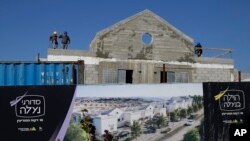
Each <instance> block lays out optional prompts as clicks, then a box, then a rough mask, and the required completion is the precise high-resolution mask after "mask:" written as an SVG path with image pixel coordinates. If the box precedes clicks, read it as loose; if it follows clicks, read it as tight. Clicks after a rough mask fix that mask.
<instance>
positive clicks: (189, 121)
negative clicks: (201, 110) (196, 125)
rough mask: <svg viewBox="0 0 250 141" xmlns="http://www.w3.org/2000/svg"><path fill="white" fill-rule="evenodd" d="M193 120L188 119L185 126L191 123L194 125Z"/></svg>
mask: <svg viewBox="0 0 250 141" xmlns="http://www.w3.org/2000/svg"><path fill="white" fill-rule="evenodd" d="M193 122H194V121H193V120H188V121H187V122H186V123H185V124H184V125H185V126H191V125H193Z"/></svg>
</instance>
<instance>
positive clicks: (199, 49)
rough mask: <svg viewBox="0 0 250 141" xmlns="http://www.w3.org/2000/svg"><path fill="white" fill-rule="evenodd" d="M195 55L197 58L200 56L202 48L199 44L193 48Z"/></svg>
mask: <svg viewBox="0 0 250 141" xmlns="http://www.w3.org/2000/svg"><path fill="white" fill-rule="evenodd" d="M194 47H195V49H194V50H195V54H196V55H197V56H198V57H201V55H202V46H201V44H200V43H197V44H196V45H195V46H194Z"/></svg>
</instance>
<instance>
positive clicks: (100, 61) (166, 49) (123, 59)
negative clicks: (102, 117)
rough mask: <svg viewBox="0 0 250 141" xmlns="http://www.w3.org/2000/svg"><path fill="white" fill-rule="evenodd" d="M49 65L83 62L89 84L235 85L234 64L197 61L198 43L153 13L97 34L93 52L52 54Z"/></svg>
mask: <svg viewBox="0 0 250 141" xmlns="http://www.w3.org/2000/svg"><path fill="white" fill-rule="evenodd" d="M47 60H48V61H78V60H83V61H84V63H85V69H84V78H82V79H84V84H107V83H121V84H123V83H135V84H138V83H165V82H166V83H189V82H206V81H220V82H223V81H234V62H233V60H232V59H225V58H208V57H204V56H202V57H199V58H198V57H196V56H195V55H194V41H193V39H192V38H191V37H189V36H187V35H185V34H184V33H183V32H181V31H180V30H178V29H176V28H175V27H174V26H172V25H171V24H169V23H168V22H167V21H165V20H164V19H162V18H161V17H159V16H158V15H156V14H154V13H153V12H151V11H149V10H144V11H142V12H140V13H137V14H135V15H133V16H131V17H128V18H126V19H124V20H122V21H120V22H118V23H116V24H114V25H113V26H111V27H108V28H106V29H104V30H102V31H100V32H98V33H97V34H96V36H95V37H94V39H93V40H92V42H91V44H90V50H89V51H78V50H61V49H56V50H53V49H49V50H48V56H47Z"/></svg>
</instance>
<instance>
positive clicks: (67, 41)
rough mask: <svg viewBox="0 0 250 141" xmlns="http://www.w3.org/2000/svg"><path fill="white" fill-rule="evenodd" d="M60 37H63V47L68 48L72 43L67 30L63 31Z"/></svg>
mask: <svg viewBox="0 0 250 141" xmlns="http://www.w3.org/2000/svg"><path fill="white" fill-rule="evenodd" d="M59 38H61V39H62V49H67V48H68V44H70V38H69V36H68V34H67V32H66V31H65V32H63V34H62V35H60V36H59Z"/></svg>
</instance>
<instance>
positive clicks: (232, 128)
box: [203, 82, 250, 141]
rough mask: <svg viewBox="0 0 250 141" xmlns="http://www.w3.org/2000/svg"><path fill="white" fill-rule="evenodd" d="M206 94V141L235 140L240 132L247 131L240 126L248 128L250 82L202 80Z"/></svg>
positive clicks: (204, 93)
mask: <svg viewBox="0 0 250 141" xmlns="http://www.w3.org/2000/svg"><path fill="white" fill-rule="evenodd" d="M203 97H204V115H205V117H204V124H205V140H206V141H229V140H231V141H232V140H235V139H237V137H236V136H237V135H239V134H237V133H239V132H240V131H242V132H244V130H241V127H248V125H249V122H250V121H249V120H250V83H249V82H242V83H236V82H231V83H230V82H228V83H227V82H221V83H220V82H218V83H203ZM237 128H239V130H237ZM248 132H250V131H248ZM234 133H235V134H234ZM240 135H244V134H240ZM239 137H241V138H240V139H241V140H242V139H243V137H242V136H239Z"/></svg>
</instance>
